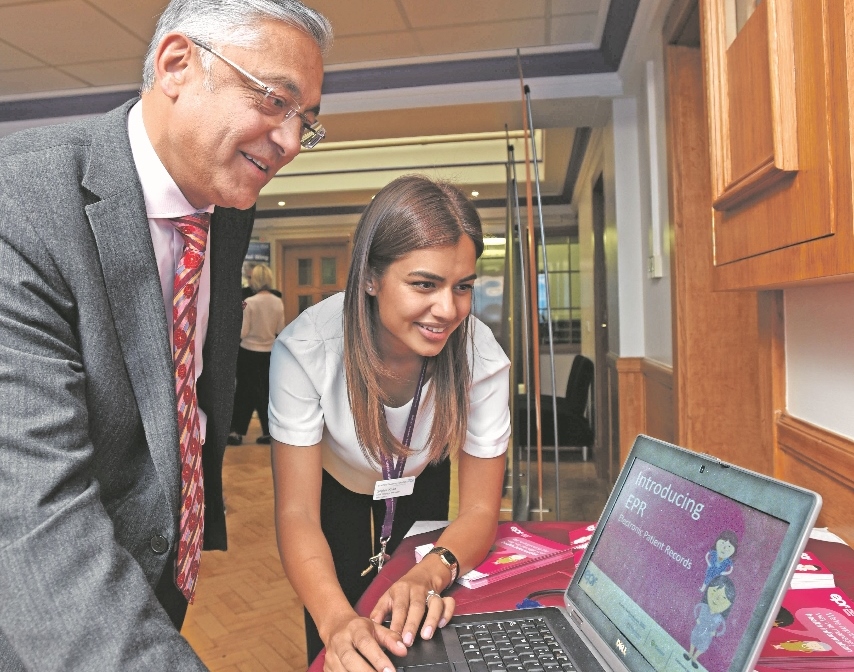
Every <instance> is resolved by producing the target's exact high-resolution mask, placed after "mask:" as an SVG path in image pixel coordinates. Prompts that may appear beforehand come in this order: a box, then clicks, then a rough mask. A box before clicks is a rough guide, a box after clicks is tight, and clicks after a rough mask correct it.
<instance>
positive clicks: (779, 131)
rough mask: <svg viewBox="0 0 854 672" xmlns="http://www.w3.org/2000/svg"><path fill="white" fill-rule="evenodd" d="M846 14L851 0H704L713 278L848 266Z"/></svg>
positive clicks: (850, 95) (852, 266)
mask: <svg viewBox="0 0 854 672" xmlns="http://www.w3.org/2000/svg"><path fill="white" fill-rule="evenodd" d="M745 8H747V11H744V10H745ZM852 18H854V0H760V1H758V2H757V0H702V2H701V21H702V26H701V30H702V43H703V59H704V71H705V87H706V106H707V112H708V124H709V139H710V163H711V181H712V203H713V209H712V220H713V221H712V236H713V257H714V258H713V263H714V285H715V288H716V289H743V288H770V287H782V286H785V285H789V284H792V283H804V282H809V281H815V280H818V279H826V278H833V277H837V278H838V277H839V276H843V275H845V274H852V273H854V222H852V186H851V147H850V141H849V138H850V137H851V128H850V116H851V115H850V114H849V110H850V109H851V101H852V100H854V91H852V92H849V86H848V82H849V70H850V71H851V72H854V68H852V65H851V61H852V54H854V49H852V45H851V44H849V43H848V42H849V41H850V40H852V39H854V36H849V35H848V33H854V30H852V29H851V28H850V27H851V26H854V20H852ZM852 79H854V78H852ZM852 277H854V276H852Z"/></svg>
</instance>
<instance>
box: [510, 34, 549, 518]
mask: <svg viewBox="0 0 854 672" xmlns="http://www.w3.org/2000/svg"><path fill="white" fill-rule="evenodd" d="M516 61H517V63H518V65H519V85H520V86H521V88H522V122H523V123H522V128H523V130H524V135H525V137H527V136H528V133H529V124H528V114H527V108H526V94H525V89H526V88H527V87H526V86H525V81H524V78H523V75H522V58H521V56H520V54H519V50H518V49H517V50H516ZM532 137H533V134H532ZM525 176H526V179H525V206H526V210H527V212H528V223H527V233H528V236H527V237H528V260H529V268H530V269H531V274H530V276H529V279H530V282H531V301H532V305H531V352H532V353H533V360H534V364H533V366H532V367H531V368H532V369H533V371H532V374H533V375H532V377H533V379H534V408H535V409H536V413H535V415H534V417H535V419H536V423H537V486H538V494H539V512H540V520H542V519H543V428H542V409H541V408H540V407H541V402H540V323H539V314H538V311H537V305H536V304H535V303H534V300H535V298H536V296H537V258H536V241H535V240H534V211H533V204H532V201H533V197H532V194H531V156H530V152H529V150H528V143H527V142H526V143H525Z"/></svg>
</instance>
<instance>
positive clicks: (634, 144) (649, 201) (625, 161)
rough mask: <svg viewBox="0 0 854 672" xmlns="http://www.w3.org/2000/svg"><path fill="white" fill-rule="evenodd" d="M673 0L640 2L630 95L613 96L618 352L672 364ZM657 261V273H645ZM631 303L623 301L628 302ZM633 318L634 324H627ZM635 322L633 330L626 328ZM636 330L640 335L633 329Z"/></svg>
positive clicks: (630, 52)
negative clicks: (669, 110)
mask: <svg viewBox="0 0 854 672" xmlns="http://www.w3.org/2000/svg"><path fill="white" fill-rule="evenodd" d="M669 5H670V2H669V1H668V0H643V1H642V4H641V7H640V9H639V11H638V14H637V17H636V19H635V25H634V26H633V29H632V36H631V38H630V40H629V44H628V45H627V48H626V54H625V56H624V58H623V62H622V66H621V69H620V76H621V78H622V80H623V87H624V90H625V91H626V93H627V97H626V98H623V99H615V100H614V128H615V131H614V133H615V136H614V145H615V152H616V153H615V166H616V188H617V194H618V196H617V198H618V212H617V230H618V233H619V236H620V240H619V256H620V261H619V265H620V271H619V272H620V305H621V324H622V329H621V338H620V351H619V353H620V355H621V356H624V357H632V356H643V357H646V358H648V359H653V360H655V361H658V362H660V363H662V364H665V365H667V366H672V365H673V334H672V305H671V285H670V249H669V242H670V241H669V236H668V235H667V232H668V230H669V220H670V213H669V207H668V205H669V202H668V184H667V136H666V128H667V120H666V114H665V101H666V98H665V91H664V81H665V77H664V52H663V47H662V26H663V23H664V18H665V16H666V13H667V8H668V6H669ZM653 255H655V256H656V257H657V260H658V264H659V266H658V267H659V270H660V274H661V275H660V277H651V276H650V273H649V272H648V269H649V262H650V257H651V256H653ZM627 298H628V299H629V300H630V301H632V302H633V305H632V306H627V305H626V299H627ZM627 320H631V321H627ZM629 324H632V325H638V327H637V328H636V329H635V330H631V329H627V325H629ZM633 332H638V333H633Z"/></svg>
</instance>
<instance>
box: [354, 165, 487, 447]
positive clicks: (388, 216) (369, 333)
mask: <svg viewBox="0 0 854 672" xmlns="http://www.w3.org/2000/svg"><path fill="white" fill-rule="evenodd" d="M462 236H468V237H469V238H471V240H472V242H473V243H474V246H475V253H476V256H477V257H480V255H481V254H482V253H483V231H482V229H481V224H480V217H478V214H477V210H476V209H475V207H474V205H473V204H472V203H471V201H469V200H468V199H467V198H466V197H465V196H464V195H463V194H462V192H461V191H460V190H459V189H457V187H455V186H453V185H451V184H449V183H446V182H438V181H433V180H431V179H429V178H427V177H423V176H420V175H406V176H404V177H400V178H398V179H396V180H394V181H393V182H391V183H389V184H388V185H386V186H385V187H383V188H382V189H381V190H380V191H379V193H377V195H376V196H375V197H374V200H373V201H371V203H370V205H368V207H367V208H366V209H365V211H364V213H363V214H362V217H361V219H360V220H359V224H358V226H357V227H356V233H355V238H354V241H353V261H352V264H351V266H350V274H349V276H348V278H347V290H346V294H345V296H344V374H345V377H346V382H347V396H348V399H349V402H350V410H351V412H352V414H353V421H354V423H355V425H356V437H357V438H358V441H359V447H360V448H361V449H362V453H364V455H365V457H366V458H367V459H368V460H369V461H372V462H374V463H380V458H381V456H383V455H385V456H388V457H392V456H396V457H397V456H403V455H408V454H411V452H412V451H410V450H407V449H406V448H405V447H404V446H403V445H402V444H401V443H400V441H398V440H397V439H395V437H394V436H393V435H392V433H391V432H390V431H389V428H388V423H387V422H386V419H385V414H384V411H383V404H388V403H389V398H388V395H387V394H386V393H385V392H384V391H383V389H382V388H381V386H380V376H386V377H394V376H395V374H394V372H392V371H390V370H389V369H388V367H386V366H385V365H384V364H383V361H382V358H381V356H380V353H379V350H378V348H377V330H378V321H379V316H378V308H377V303H376V299H375V298H374V297H373V296H370V295H368V294H367V293H366V292H365V286H366V284H367V282H368V280H369V279H370V278H379V277H381V276H382V275H383V273H385V271H386V269H388V267H389V265H390V264H392V263H393V262H394V261H396V260H398V259H400V258H401V257H403V256H405V255H406V254H409V253H410V252H413V251H414V250H421V249H424V248H432V247H446V246H453V245H456V244H457V243H458V242H459V241H460V239H461V238H462ZM469 322H470V316H467V317H466V318H465V319H464V320H463V321H462V323H461V324H460V326H459V327H458V328H457V329H456V330H454V332H453V333H452V334H451V335H450V336H449V337H448V341H447V343H446V344H445V347H444V348H442V350H441V352H440V353H439V354H438V355H436V356H435V358H434V369H433V385H432V387H431V390H430V396H431V398H432V399H433V401H434V404H435V413H434V415H433V425H432V427H431V429H430V434H429V436H428V439H427V450H428V452H429V455H430V459H431V460H433V461H436V460H439V459H440V458H442V457H443V456H445V455H447V454H448V452H449V451H451V450H456V449H458V448H460V447H462V446H463V444H464V443H465V440H466V427H467V424H468V410H469V387H470V385H471V369H470V367H469V359H468V352H467V347H466V343H467V341H468V340H469V337H470V333H471V329H470V326H469ZM426 401H427V399H425V400H423V401H422V403H425V402H426Z"/></svg>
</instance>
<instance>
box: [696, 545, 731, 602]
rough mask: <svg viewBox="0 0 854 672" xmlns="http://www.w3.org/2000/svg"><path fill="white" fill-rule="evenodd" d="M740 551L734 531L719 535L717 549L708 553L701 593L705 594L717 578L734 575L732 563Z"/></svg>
mask: <svg viewBox="0 0 854 672" xmlns="http://www.w3.org/2000/svg"><path fill="white" fill-rule="evenodd" d="M737 549H738V537H737V536H735V532H733V531H732V530H725V531H724V532H721V533H720V534H719V535H718V538H717V539H716V540H715V547H714V548H712V549H710V550H709V552H708V553H706V576H705V578H704V579H703V585H702V586H700V592H701V593H702V592H705V590H706V586H708V585H709V584H710V583H711V582H712V579H714V578H715V577H716V576H728V575H729V574H732V570H733V565H732V561H733V560H735V553H736V550H737Z"/></svg>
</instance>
